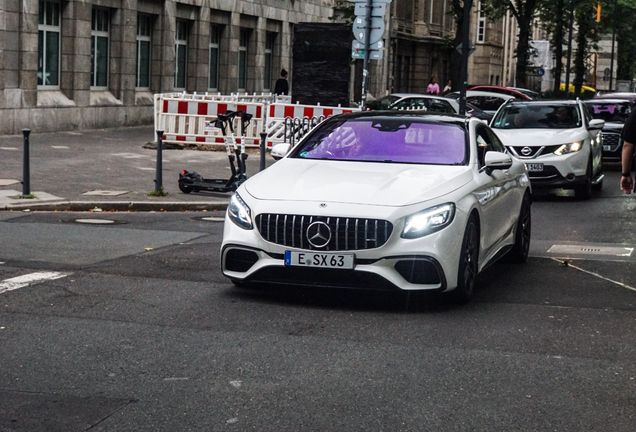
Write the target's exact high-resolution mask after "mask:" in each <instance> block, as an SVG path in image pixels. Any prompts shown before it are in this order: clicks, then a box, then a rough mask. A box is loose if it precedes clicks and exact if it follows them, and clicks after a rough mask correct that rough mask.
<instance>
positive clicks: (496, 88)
mask: <svg viewBox="0 0 636 432" xmlns="http://www.w3.org/2000/svg"><path fill="white" fill-rule="evenodd" d="M489 89H490V90H492V93H497V94H505V95H510V96H513V97H517V98H521V99H524V100H526V99H530V97H529V96H528V95H526V94H524V93H521V92H519V91H517V90H514V89H510V88H507V87H499V86H491V85H479V86H474V87H471V88H470V91H488V90H489Z"/></svg>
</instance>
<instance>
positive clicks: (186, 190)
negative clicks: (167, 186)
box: [179, 182, 192, 194]
mask: <svg viewBox="0 0 636 432" xmlns="http://www.w3.org/2000/svg"><path fill="white" fill-rule="evenodd" d="M179 189H180V190H181V192H183V193H186V194H189V193H190V192H192V187H191V186H190V185H187V184H184V183H182V182H179Z"/></svg>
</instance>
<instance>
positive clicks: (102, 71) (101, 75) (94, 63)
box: [91, 8, 110, 89]
mask: <svg viewBox="0 0 636 432" xmlns="http://www.w3.org/2000/svg"><path fill="white" fill-rule="evenodd" d="M109 28H110V12H109V11H108V10H107V9H96V8H95V9H93V20H92V24H91V88H94V89H106V88H108V55H109V53H108V49H109V47H108V45H109V41H108V39H109Z"/></svg>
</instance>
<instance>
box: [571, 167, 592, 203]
mask: <svg viewBox="0 0 636 432" xmlns="http://www.w3.org/2000/svg"><path fill="white" fill-rule="evenodd" d="M574 196H575V197H577V198H578V199H580V200H589V199H590V198H592V159H590V160H589V162H588V164H587V170H586V171H585V183H584V184H582V185H581V186H577V187H576V189H574Z"/></svg>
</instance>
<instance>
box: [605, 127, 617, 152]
mask: <svg viewBox="0 0 636 432" xmlns="http://www.w3.org/2000/svg"><path fill="white" fill-rule="evenodd" d="M601 135H602V136H603V145H608V146H610V150H611V151H615V150H616V149H617V148H618V146H619V145H620V142H621V136H620V134H617V133H613V132H602V133H601Z"/></svg>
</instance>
